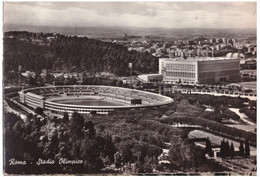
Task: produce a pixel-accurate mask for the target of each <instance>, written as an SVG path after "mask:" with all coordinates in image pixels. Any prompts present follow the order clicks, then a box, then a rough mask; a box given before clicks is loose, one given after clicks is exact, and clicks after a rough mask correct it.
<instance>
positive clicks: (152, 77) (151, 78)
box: [138, 74, 163, 82]
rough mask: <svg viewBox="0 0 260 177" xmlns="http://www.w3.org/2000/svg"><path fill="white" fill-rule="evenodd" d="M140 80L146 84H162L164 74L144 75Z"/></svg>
mask: <svg viewBox="0 0 260 177" xmlns="http://www.w3.org/2000/svg"><path fill="white" fill-rule="evenodd" d="M138 78H140V79H141V80H143V81H145V82H162V81H163V75H162V74H142V75H138Z"/></svg>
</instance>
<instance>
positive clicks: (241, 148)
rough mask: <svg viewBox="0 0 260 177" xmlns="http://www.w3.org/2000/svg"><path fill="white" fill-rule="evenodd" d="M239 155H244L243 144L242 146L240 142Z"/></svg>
mask: <svg viewBox="0 0 260 177" xmlns="http://www.w3.org/2000/svg"><path fill="white" fill-rule="evenodd" d="M239 154H240V155H241V156H244V155H245V151H244V144H243V143H242V142H240V146H239Z"/></svg>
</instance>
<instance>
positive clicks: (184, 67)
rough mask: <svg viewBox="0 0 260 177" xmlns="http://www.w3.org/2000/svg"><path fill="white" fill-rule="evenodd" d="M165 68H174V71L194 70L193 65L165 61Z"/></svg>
mask: <svg viewBox="0 0 260 177" xmlns="http://www.w3.org/2000/svg"><path fill="white" fill-rule="evenodd" d="M166 69H167V70H176V71H195V65H192V64H177V63H166Z"/></svg>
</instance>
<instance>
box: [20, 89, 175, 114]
mask: <svg viewBox="0 0 260 177" xmlns="http://www.w3.org/2000/svg"><path fill="white" fill-rule="evenodd" d="M19 99H20V102H21V103H23V104H26V105H27V106H30V107H32V108H37V107H40V108H42V109H43V110H44V111H50V112H51V113H57V114H64V113H65V112H67V113H69V114H71V113H73V112H78V113H81V114H92V113H96V114H108V113H109V112H111V111H113V110H115V109H132V108H145V107H158V106H163V105H166V104H169V103H171V102H173V99H172V98H169V97H167V96H163V95H159V94H155V93H151V92H146V91H140V90H135V89H129V88H123V87H113V86H100V85H69V86H68V85H66V86H47V87H36V88H29V89H24V90H22V91H20V92H19Z"/></svg>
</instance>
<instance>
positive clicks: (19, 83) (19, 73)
mask: <svg viewBox="0 0 260 177" xmlns="http://www.w3.org/2000/svg"><path fill="white" fill-rule="evenodd" d="M21 70H22V66H21V65H19V66H18V86H19V87H20V86H21Z"/></svg>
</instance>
